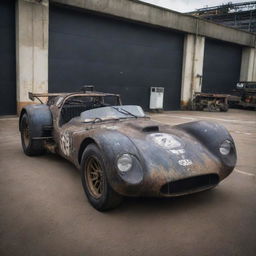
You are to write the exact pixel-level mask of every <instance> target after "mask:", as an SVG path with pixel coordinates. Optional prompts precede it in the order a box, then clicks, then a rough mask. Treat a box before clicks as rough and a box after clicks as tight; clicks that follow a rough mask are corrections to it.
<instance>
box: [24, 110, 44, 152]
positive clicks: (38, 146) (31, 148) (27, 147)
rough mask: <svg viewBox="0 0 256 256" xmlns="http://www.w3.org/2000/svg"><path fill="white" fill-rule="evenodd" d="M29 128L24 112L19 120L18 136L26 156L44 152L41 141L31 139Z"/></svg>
mask: <svg viewBox="0 0 256 256" xmlns="http://www.w3.org/2000/svg"><path fill="white" fill-rule="evenodd" d="M31 129H32V127H31V124H30V123H29V118H28V115H27V114H26V113H25V114H23V116H22V117H21V121H20V136H21V144H22V148H23V151H24V153H25V154H26V155H27V156H39V155H42V154H44V148H43V143H42V141H41V140H32V139H31Z"/></svg>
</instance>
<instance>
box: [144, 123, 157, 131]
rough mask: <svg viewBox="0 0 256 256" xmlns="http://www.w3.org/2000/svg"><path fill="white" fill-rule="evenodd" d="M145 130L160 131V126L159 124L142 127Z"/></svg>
mask: <svg viewBox="0 0 256 256" xmlns="http://www.w3.org/2000/svg"><path fill="white" fill-rule="evenodd" d="M142 131H143V132H159V126H157V125H151V126H146V127H144V128H143V129H142Z"/></svg>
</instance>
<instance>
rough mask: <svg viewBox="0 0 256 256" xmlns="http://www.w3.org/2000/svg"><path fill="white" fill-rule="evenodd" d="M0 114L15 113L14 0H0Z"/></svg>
mask: <svg viewBox="0 0 256 256" xmlns="http://www.w3.org/2000/svg"><path fill="white" fill-rule="evenodd" d="M0 35H1V38H0V59H1V68H0V96H1V100H0V115H13V114H16V65H15V2H14V1H8V0H1V1H0Z"/></svg>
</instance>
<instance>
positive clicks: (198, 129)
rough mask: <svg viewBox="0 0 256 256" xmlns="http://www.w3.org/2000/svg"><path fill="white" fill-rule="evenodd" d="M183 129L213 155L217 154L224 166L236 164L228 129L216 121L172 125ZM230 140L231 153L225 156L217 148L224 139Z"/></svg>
mask: <svg viewBox="0 0 256 256" xmlns="http://www.w3.org/2000/svg"><path fill="white" fill-rule="evenodd" d="M174 128H176V129H179V130H184V131H186V132H187V133H189V134H191V135H192V136H193V137H195V138H196V139H197V140H198V141H199V142H200V143H201V144H203V145H204V146H205V147H207V148H208V150H209V151H210V152H212V153H213V155H215V156H217V157H218V158H219V159H220V160H221V162H222V163H223V164H224V165H225V166H226V167H231V166H232V167H233V166H234V165H235V164H236V159H237V157H236V147H235V143H234V140H233V138H232V137H231V135H230V133H229V132H228V130H227V129H226V128H225V127H224V126H222V125H220V124H217V123H213V122H209V121H196V122H190V123H185V124H180V125H176V126H174ZM225 140H229V141H231V144H232V148H231V153H230V154H229V155H227V156H223V155H221V154H220V151H219V148H220V146H221V144H222V143H223V142H224V141H225Z"/></svg>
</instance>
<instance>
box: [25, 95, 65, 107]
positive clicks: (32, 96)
mask: <svg viewBox="0 0 256 256" xmlns="http://www.w3.org/2000/svg"><path fill="white" fill-rule="evenodd" d="M63 95H67V93H32V92H29V93H28V97H29V99H30V100H32V101H34V100H35V99H37V100H39V101H40V102H41V103H42V104H43V102H42V101H41V100H40V98H48V97H57V96H63Z"/></svg>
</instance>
